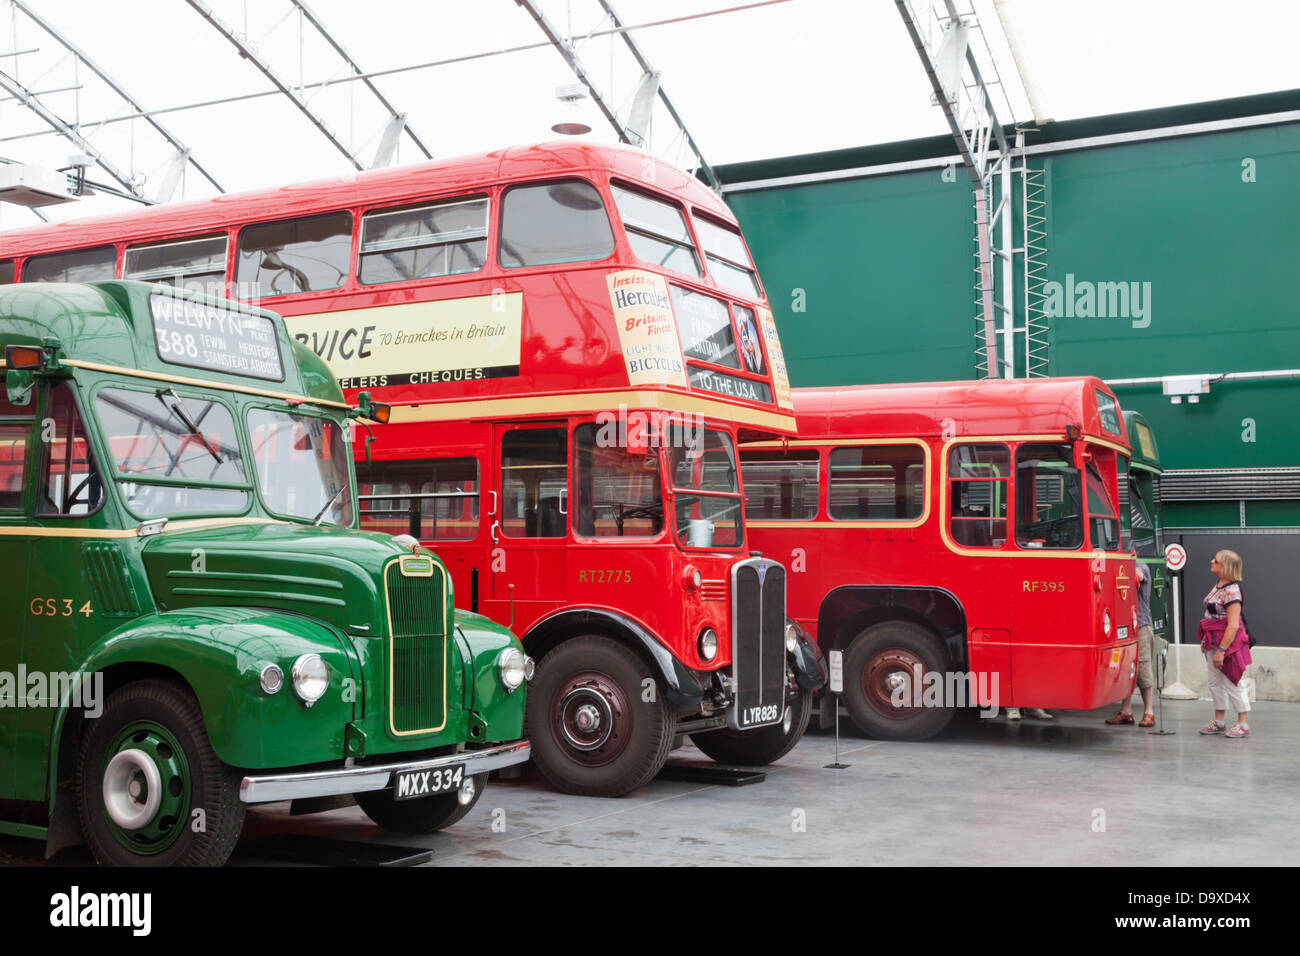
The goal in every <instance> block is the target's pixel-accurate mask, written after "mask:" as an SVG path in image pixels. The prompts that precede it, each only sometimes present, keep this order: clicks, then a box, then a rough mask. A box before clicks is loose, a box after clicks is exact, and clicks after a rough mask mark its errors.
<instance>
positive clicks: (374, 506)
mask: <svg viewBox="0 0 1300 956" xmlns="http://www.w3.org/2000/svg"><path fill="white" fill-rule="evenodd" d="M357 480H358V482H359V484H360V491H359V492H358V495H359V497H360V500H361V527H362V528H363V529H364V530H366V531H382V532H383V533H385V534H409V535H411V536H413V537H415V538H418V539H419V540H421V541H468V540H470V539H471V538H473V537H475V536H476V535H477V534H478V526H479V525H478V522H479V517H478V499H479V486H478V459H477V458H433V459H425V460H421V461H376V462H372V463H371V464H369V465H367V464H364V463H360V464H358V465H357Z"/></svg>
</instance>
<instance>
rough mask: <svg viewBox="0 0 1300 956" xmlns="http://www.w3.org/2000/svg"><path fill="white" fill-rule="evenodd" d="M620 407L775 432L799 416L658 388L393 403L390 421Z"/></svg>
mask: <svg viewBox="0 0 1300 956" xmlns="http://www.w3.org/2000/svg"><path fill="white" fill-rule="evenodd" d="M620 405H626V406H627V408H628V410H629V411H630V410H633V409H638V410H640V409H646V410H654V409H662V410H664V411H669V412H690V413H694V414H697V415H702V416H704V417H706V418H714V419H717V420H719V421H727V422H737V423H739V424H741V425H752V426H754V427H757V428H765V429H768V430H771V431H791V430H793V429H794V416H793V415H789V414H786V415H778V414H776V413H774V412H765V411H762V410H760V409H756V408H744V407H743V406H740V405H731V404H728V403H726V402H715V401H712V400H710V399H707V398H702V397H699V396H694V395H682V394H679V393H677V392H665V391H657V390H650V389H646V390H641V391H609V392H580V393H577V394H569V395H534V396H528V397H517V398H483V399H467V400H464V401H456V400H448V401H442V402H422V403H420V404H418V405H393V406H392V414H391V415H390V416H389V419H388V421H389V424H397V423H411V422H442V421H452V420H457V419H466V418H487V417H493V416H495V417H501V416H509V415H518V414H527V415H552V416H554V415H566V414H582V413H584V412H598V411H614V410H616V409H617V408H618V407H619V406H620Z"/></svg>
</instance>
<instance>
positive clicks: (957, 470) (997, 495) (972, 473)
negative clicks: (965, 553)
mask: <svg viewBox="0 0 1300 956" xmlns="http://www.w3.org/2000/svg"><path fill="white" fill-rule="evenodd" d="M1010 474H1011V453H1010V451H1009V450H1008V448H1007V446H1006V445H994V444H979V445H977V444H970V445H954V446H953V447H952V448H951V449H950V450H949V452H948V497H949V498H950V499H951V504H950V506H949V508H950V511H949V514H948V522H949V528H950V529H951V531H952V537H953V540H954V541H956V542H957V543H958V544H960V545H964V546H966V547H968V548H1001V547H1002V546H1003V545H1005V544H1006V542H1007V493H1008V486H1009V484H1010V482H1009V480H1008V479H1009V476H1010Z"/></svg>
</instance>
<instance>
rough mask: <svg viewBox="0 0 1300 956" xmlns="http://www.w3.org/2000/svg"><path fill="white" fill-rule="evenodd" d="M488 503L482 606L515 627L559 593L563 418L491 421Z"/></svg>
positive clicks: (564, 498) (565, 461)
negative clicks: (524, 422)
mask: <svg viewBox="0 0 1300 956" xmlns="http://www.w3.org/2000/svg"><path fill="white" fill-rule="evenodd" d="M493 432H494V434H493V438H494V441H493V448H494V449H495V452H496V459H495V463H494V468H493V472H494V473H493V480H492V484H491V486H490V491H491V493H490V494H489V496H488V498H489V501H488V507H489V509H490V510H491V512H492V514H491V515H490V516H489V517H488V522H489V523H490V535H489V542H490V543H489V548H490V549H491V551H490V555H489V561H488V577H489V579H490V583H489V585H488V587H487V588H486V589H485V590H486V594H485V604H487V605H488V607H487V613H488V614H490V615H491V616H492V617H493V618H495V619H497V620H501V621H509V620H510V617H511V612H510V605H511V602H513V604H514V623H515V625H516V628H517V629H518V630H523V629H526V628H527V626H528V624H530V623H531V622H532V621H533V620H535V619H536V618H537V617H538V616H539V615H540V614H542V613H544V612H545V610H546V607H544V606H543V604H544V603H546V604H556V603H558V599H557V595H562V594H563V593H564V582H565V566H566V561H565V549H566V547H567V545H568V520H569V519H568V514H569V432H568V428H567V427H566V426H565V424H564V423H563V422H555V423H544V424H532V423H530V424H528V425H497V426H495V427H494V429H493Z"/></svg>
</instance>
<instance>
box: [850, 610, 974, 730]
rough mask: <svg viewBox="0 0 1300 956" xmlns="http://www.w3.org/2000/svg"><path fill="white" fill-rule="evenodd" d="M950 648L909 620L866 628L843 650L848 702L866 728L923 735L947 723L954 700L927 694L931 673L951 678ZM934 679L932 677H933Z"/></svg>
mask: <svg viewBox="0 0 1300 956" xmlns="http://www.w3.org/2000/svg"><path fill="white" fill-rule="evenodd" d="M950 667H951V662H950V661H949V658H948V652H947V650H946V648H945V647H944V645H943V641H941V640H940V639H939V638H938V636H937V635H935V634H934V633H933V632H931V631H929V630H927V629H925V628H924V627H921V626H920V625H919V624H912V623H910V622H908V621H885V622H883V623H881V624H876V625H873V626H872V627H869V628H867V629H866V630H865V631H863V632H862V633H861V634H859V635H858V636H857V637H855V638H854V639H853V640H852V641H851V642H850V643H849V646H848V648H847V650H846V651H845V654H844V706H845V707H846V708H847V709H848V712H849V716H850V717H851V718H852V719H853V723H854V724H856V725H857V727H858V729H859V730H861V731H862V732H863V733H865V734H867V735H869V736H871V737H875V738H877V739H879V740H925V739H926V738H927V737H933V736H934V735H935V734H937V733H938V732H939V731H941V730H943V728H945V727H947V726H948V722H949V721H951V720H952V718H953V714H954V713H955V712H956V711H955V708H954V707H953V706H951V705H952V703H953V702H952V701H946V700H941V699H940V700H935V699H933V698H934V694H933V692H931V693H930V694H927V693H926V692H925V687H926V684H927V679H926V678H927V675H930V674H934V675H937V680H938V681H939V685H938V686H939V688H940V689H942V688H944V687H946V686H947V684H948V683H949V682H948V681H947V680H946V676H947V672H948V670H949V668H950ZM931 680H933V679H931Z"/></svg>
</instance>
